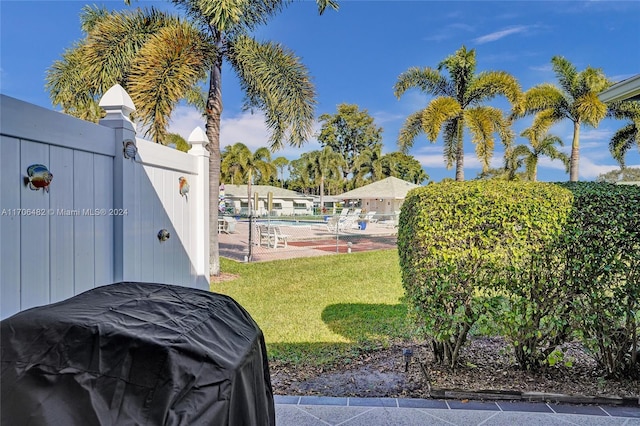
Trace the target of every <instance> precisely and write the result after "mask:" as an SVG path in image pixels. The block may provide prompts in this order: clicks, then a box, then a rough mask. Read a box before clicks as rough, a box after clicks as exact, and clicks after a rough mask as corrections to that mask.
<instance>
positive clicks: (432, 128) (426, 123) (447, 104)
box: [422, 96, 462, 142]
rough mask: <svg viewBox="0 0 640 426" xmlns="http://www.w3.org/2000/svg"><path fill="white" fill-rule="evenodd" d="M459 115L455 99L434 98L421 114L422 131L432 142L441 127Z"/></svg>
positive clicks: (458, 106) (460, 109) (458, 107)
mask: <svg viewBox="0 0 640 426" xmlns="http://www.w3.org/2000/svg"><path fill="white" fill-rule="evenodd" d="M461 113H462V108H461V107H460V104H459V103H458V101H456V100H455V99H453V98H450V97H445V96H441V97H439V98H435V99H434V100H432V101H431V102H429V105H428V106H427V108H426V109H425V110H424V111H423V113H422V130H423V131H424V132H425V134H426V135H427V138H428V139H429V140H430V141H431V142H434V141H435V140H436V139H437V138H438V133H440V129H441V127H442V125H443V124H444V123H445V122H447V121H449V120H451V119H453V118H454V117H458V116H459V115H460V114H461Z"/></svg>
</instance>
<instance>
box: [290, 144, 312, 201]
mask: <svg viewBox="0 0 640 426" xmlns="http://www.w3.org/2000/svg"><path fill="white" fill-rule="evenodd" d="M305 154H308V153H305ZM305 154H302V156H301V158H297V159H295V160H291V162H289V189H291V190H292V191H297V192H302V193H303V194H309V192H310V191H311V187H312V185H313V183H312V178H311V174H310V167H309V164H308V163H309V160H308V158H307V157H306V156H305Z"/></svg>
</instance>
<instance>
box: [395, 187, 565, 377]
mask: <svg viewBox="0 0 640 426" xmlns="http://www.w3.org/2000/svg"><path fill="white" fill-rule="evenodd" d="M570 197H571V195H570V193H569V192H568V191H566V190H563V189H562V188H559V187H557V186H554V185H551V184H542V183H514V182H505V181H472V182H446V183H439V184H431V185H428V186H426V187H422V188H418V189H415V190H413V191H411V192H410V193H409V194H408V196H407V198H406V199H405V202H404V204H403V207H402V212H401V214H400V222H399V231H398V252H399V255H400V266H401V269H402V281H403V286H404V288H405V291H406V294H407V296H408V299H409V301H410V303H411V306H412V309H413V310H414V312H415V314H416V316H417V317H418V318H419V320H420V323H421V325H422V327H423V329H424V331H425V333H426V334H427V335H428V336H429V337H430V339H431V342H432V345H433V349H434V354H435V356H436V359H437V360H438V361H440V362H446V363H447V364H448V365H450V366H451V367H454V366H455V364H456V361H457V358H458V356H459V351H460V348H461V347H462V345H463V344H464V343H465V341H466V339H467V334H468V332H469V329H470V328H471V326H472V325H473V324H474V323H475V322H476V321H477V320H478V318H480V316H482V315H487V314H490V313H493V312H495V310H496V309H497V307H498V306H499V305H500V301H501V300H500V299H501V294H500V291H501V290H502V289H504V287H505V285H506V284H505V283H506V282H508V281H509V280H511V279H512V278H513V276H512V275H510V274H509V271H513V270H514V265H520V262H523V261H524V260H525V259H526V256H527V254H528V253H531V252H532V251H536V250H539V249H541V248H542V247H545V246H546V245H547V244H548V243H549V242H550V241H551V240H552V239H553V237H554V236H556V235H558V233H559V231H560V229H561V228H562V223H563V218H564V217H566V209H567V206H568V205H569V204H570Z"/></svg>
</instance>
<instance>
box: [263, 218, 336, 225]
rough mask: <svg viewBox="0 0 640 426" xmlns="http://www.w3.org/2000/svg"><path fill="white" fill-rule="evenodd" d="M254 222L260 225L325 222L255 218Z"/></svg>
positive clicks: (317, 223) (317, 222)
mask: <svg viewBox="0 0 640 426" xmlns="http://www.w3.org/2000/svg"><path fill="white" fill-rule="evenodd" d="M255 223H258V224H261V225H266V224H269V225H275V226H312V225H324V224H325V223H326V222H321V221H313V220H264V219H260V220H256V221H255Z"/></svg>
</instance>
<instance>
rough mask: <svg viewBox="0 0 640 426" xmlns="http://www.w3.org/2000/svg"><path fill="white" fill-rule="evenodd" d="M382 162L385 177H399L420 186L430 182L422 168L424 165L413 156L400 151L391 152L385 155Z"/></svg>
mask: <svg viewBox="0 0 640 426" xmlns="http://www.w3.org/2000/svg"><path fill="white" fill-rule="evenodd" d="M380 161H381V162H382V170H383V172H382V173H383V175H384V176H387V177H388V176H393V177H397V178H398V179H402V180H405V181H407V182H412V183H415V184H418V185H420V184H422V182H424V181H425V180H429V175H428V174H427V172H425V171H424V169H423V168H422V164H420V162H419V161H418V160H416V159H415V158H414V157H413V156H412V155H409V154H405V153H404V152H399V151H396V152H390V153H388V154H385V155H383V156H382V158H381V159H380Z"/></svg>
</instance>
